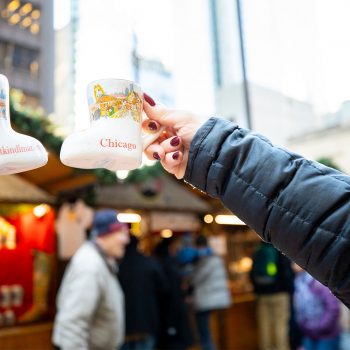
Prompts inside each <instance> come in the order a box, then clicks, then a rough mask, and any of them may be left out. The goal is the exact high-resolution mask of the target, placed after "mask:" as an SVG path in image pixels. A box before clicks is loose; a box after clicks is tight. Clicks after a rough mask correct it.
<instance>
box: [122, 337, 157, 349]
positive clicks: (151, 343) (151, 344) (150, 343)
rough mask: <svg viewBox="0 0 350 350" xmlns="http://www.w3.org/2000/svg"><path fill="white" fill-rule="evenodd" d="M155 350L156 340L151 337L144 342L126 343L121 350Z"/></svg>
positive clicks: (143, 340)
mask: <svg viewBox="0 0 350 350" xmlns="http://www.w3.org/2000/svg"><path fill="white" fill-rule="evenodd" d="M154 348H155V339H154V337H153V336H151V335H150V336H148V337H147V338H144V339H142V340H137V341H130V342H127V343H124V344H123V346H122V347H121V349H120V350H154Z"/></svg>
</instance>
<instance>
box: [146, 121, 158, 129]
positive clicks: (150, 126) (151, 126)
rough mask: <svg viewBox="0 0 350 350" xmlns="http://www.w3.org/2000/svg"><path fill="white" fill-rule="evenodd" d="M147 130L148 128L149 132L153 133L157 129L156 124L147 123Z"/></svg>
mask: <svg viewBox="0 0 350 350" xmlns="http://www.w3.org/2000/svg"><path fill="white" fill-rule="evenodd" d="M148 128H149V129H150V130H152V131H155V130H157V129H158V126H157V124H156V123H155V122H149V123H148Z"/></svg>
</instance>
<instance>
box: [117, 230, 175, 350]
mask: <svg viewBox="0 0 350 350" xmlns="http://www.w3.org/2000/svg"><path fill="white" fill-rule="evenodd" d="M137 247H138V239H137V238H136V237H135V236H131V237H130V243H129V244H128V246H127V247H126V252H125V255H124V258H123V259H122V261H121V262H120V264H119V272H118V278H119V281H120V284H121V287H122V289H123V291H124V296H125V341H124V344H123V347H122V350H153V349H154V348H155V345H156V339H157V336H158V334H159V330H160V311H161V308H162V307H164V305H162V301H163V300H166V296H167V293H168V286H167V283H166V277H165V276H164V274H163V271H162V269H161V266H160V265H159V263H158V262H157V261H156V260H155V259H153V258H151V257H148V256H145V255H144V254H142V253H141V252H140V251H138V249H137Z"/></svg>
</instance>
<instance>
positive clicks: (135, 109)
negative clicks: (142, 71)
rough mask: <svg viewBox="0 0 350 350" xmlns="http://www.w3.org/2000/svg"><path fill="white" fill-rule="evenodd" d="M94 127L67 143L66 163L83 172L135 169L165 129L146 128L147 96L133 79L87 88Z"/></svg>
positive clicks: (101, 82) (98, 82)
mask: <svg viewBox="0 0 350 350" xmlns="http://www.w3.org/2000/svg"><path fill="white" fill-rule="evenodd" d="M87 99H88V105H89V112H90V128H89V129H87V130H83V131H79V132H75V133H73V134H71V135H69V136H68V137H67V138H66V139H65V141H64V142H63V145H62V148H61V154H60V158H61V161H62V163H63V164H65V165H68V166H71V167H75V168H82V169H94V168H106V169H109V170H113V171H116V170H131V169H135V168H138V167H139V166H140V165H141V162H142V152H143V150H144V149H145V148H146V147H147V146H149V145H150V144H151V143H152V142H154V141H155V140H156V139H157V138H158V137H159V135H160V134H161V132H162V131H163V128H162V127H161V128H158V129H156V130H152V129H150V128H148V130H147V131H146V129H142V127H141V124H142V106H143V93H142V90H141V88H140V87H139V86H138V85H137V84H135V83H133V82H132V81H129V80H122V79H101V80H96V81H93V82H91V83H90V84H89V85H88V87H87Z"/></svg>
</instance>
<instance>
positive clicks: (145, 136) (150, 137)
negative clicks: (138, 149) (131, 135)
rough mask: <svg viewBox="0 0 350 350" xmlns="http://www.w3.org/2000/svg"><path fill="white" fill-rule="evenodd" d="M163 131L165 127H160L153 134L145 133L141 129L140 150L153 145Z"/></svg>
mask: <svg viewBox="0 0 350 350" xmlns="http://www.w3.org/2000/svg"><path fill="white" fill-rule="evenodd" d="M164 130H165V126H162V125H161V126H160V127H159V130H158V131H156V132H154V133H147V132H145V131H144V130H143V128H142V127H141V139H142V150H143V151H144V150H145V149H146V148H147V147H148V146H149V145H150V144H151V143H153V142H154V141H155V140H157V138H158V137H159V136H160V135H161V134H162V132H163V131H164Z"/></svg>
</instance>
